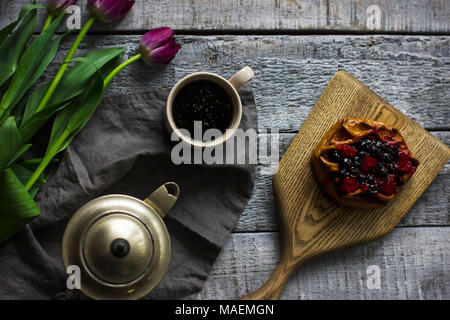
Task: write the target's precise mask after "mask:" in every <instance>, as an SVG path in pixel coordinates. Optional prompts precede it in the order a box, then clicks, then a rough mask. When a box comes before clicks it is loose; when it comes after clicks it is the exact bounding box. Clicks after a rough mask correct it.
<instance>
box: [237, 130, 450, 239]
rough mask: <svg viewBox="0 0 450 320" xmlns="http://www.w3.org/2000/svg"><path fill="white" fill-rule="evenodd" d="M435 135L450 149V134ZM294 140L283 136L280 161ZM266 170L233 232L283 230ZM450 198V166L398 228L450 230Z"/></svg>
mask: <svg viewBox="0 0 450 320" xmlns="http://www.w3.org/2000/svg"><path fill="white" fill-rule="evenodd" d="M433 134H434V135H435V136H436V137H438V138H439V139H440V140H441V141H443V142H444V143H446V144H447V145H450V132H433ZM294 137H295V134H281V136H280V157H281V156H282V155H283V154H284V152H285V151H286V149H287V147H288V146H289V144H290V143H291V141H292V140H293V139H294ZM267 140H268V138H267V137H264V136H263V135H260V139H259V141H260V143H261V141H263V143H267V142H266V141H267ZM269 140H270V139H269ZM264 166H266V167H267V165H260V166H259V167H258V170H257V175H256V180H255V186H254V189H253V194H252V197H251V199H250V201H249V203H248V205H247V207H246V208H245V210H244V212H243V213H242V215H241V218H240V219H239V221H238V222H237V224H236V226H235V228H234V232H258V231H259V232H261V231H278V230H279V229H280V227H279V223H278V217H277V215H276V208H275V202H274V199H273V192H272V176H269V175H264V174H261V170H262V168H263V167H264ZM449 194H450V162H449V163H447V165H446V166H445V167H444V168H443V169H442V171H441V173H440V174H439V175H438V176H437V177H436V179H435V181H433V183H432V184H431V185H430V187H429V188H428V189H427V190H426V191H425V193H424V194H423V195H422V197H421V198H420V199H419V201H418V202H417V203H416V204H415V205H414V206H413V207H412V208H411V210H410V211H409V212H408V214H407V215H406V216H405V217H404V218H403V220H402V221H401V222H400V223H399V225H398V226H399V227H412V226H449V225H450V214H449V212H450V211H449Z"/></svg>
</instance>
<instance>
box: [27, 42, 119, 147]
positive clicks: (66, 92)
mask: <svg viewBox="0 0 450 320" xmlns="http://www.w3.org/2000/svg"><path fill="white" fill-rule="evenodd" d="M123 51H124V49H123V48H113V49H105V50H100V51H92V52H89V53H88V54H86V55H85V56H84V58H86V59H88V60H89V61H90V62H92V63H82V62H79V61H78V63H77V64H75V66H74V67H73V68H71V69H70V70H69V71H67V72H66V74H65V75H64V76H63V78H62V79H61V82H60V83H59V85H58V89H57V90H56V91H55V93H54V95H53V97H52V98H51V99H50V102H49V104H48V105H47V106H46V107H45V108H44V109H43V110H41V111H39V112H36V109H37V107H38V105H39V103H40V102H41V101H42V98H43V97H44V95H45V93H46V92H47V90H48V88H49V87H50V83H47V84H45V85H43V86H41V87H40V88H38V89H37V90H35V91H34V92H33V94H32V95H31V96H30V98H29V99H28V102H27V105H26V107H25V112H24V117H23V120H22V122H21V125H20V127H19V131H20V134H21V136H22V138H23V141H24V142H26V141H28V140H29V139H31V137H32V136H33V135H34V134H35V133H36V132H37V131H38V130H39V128H40V127H41V126H42V125H43V124H44V123H45V122H46V121H47V120H48V119H49V118H50V117H51V116H52V115H53V114H54V113H55V112H57V111H59V110H61V109H64V108H65V107H67V106H68V105H69V103H70V101H71V100H72V99H74V98H76V97H77V96H78V95H81V94H82V93H83V92H84V91H85V89H86V86H87V85H88V84H89V83H90V81H91V79H92V76H93V75H94V74H95V73H96V72H97V70H100V71H101V72H102V74H109V72H111V71H112V70H113V69H114V68H115V67H116V66H117V65H118V64H120V61H121V60H122V57H123ZM75 61H77V60H75Z"/></svg>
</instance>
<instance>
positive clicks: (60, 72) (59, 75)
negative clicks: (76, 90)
mask: <svg viewBox="0 0 450 320" xmlns="http://www.w3.org/2000/svg"><path fill="white" fill-rule="evenodd" d="M94 22H95V18H94V17H91V18H90V19H89V20H88V21H87V22H86V24H85V25H84V27H83V29H81V31H80V33H78V35H77V37H76V39H75V41H74V43H73V45H72V47H71V48H70V50H69V52H68V53H67V56H66V58H65V59H64V62H63V64H62V65H61V67H60V68H59V70H58V73H57V74H56V76H55V78H54V79H53V82H52V83H51V85H50V88H48V90H47V92H46V94H45V96H44V98H43V99H42V101H41V103H40V104H39V106H38V107H37V109H36V111H35V113H37V112H39V111H41V110H42V109H44V108H45V107H46V105H47V103H48V101H49V100H50V98H51V97H52V95H53V93H54V92H55V90H56V87H57V86H58V84H59V82H60V81H61V79H62V77H63V75H64V72H65V71H66V69H67V67H68V66H69V61H70V60H71V59H72V57H73V55H74V54H75V51H77V49H78V46H79V45H80V43H81V41H82V40H83V38H84V36H85V35H86V33H87V32H88V30H89V29H90V27H91V26H92V24H93V23H94Z"/></svg>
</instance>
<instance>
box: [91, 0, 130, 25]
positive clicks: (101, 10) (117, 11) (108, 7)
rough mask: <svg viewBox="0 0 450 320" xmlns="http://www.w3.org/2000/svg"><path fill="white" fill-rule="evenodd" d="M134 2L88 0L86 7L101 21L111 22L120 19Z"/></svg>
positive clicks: (126, 0) (125, 0)
mask: <svg viewBox="0 0 450 320" xmlns="http://www.w3.org/2000/svg"><path fill="white" fill-rule="evenodd" d="M135 2H136V1H135V0H88V9H89V11H90V12H91V14H92V15H93V16H95V17H96V18H97V19H98V20H100V21H101V22H105V23H111V22H113V21H116V20H119V19H122V18H123V17H124V16H125V15H126V14H127V13H128V11H130V10H131V8H132V7H133V6H134V3H135Z"/></svg>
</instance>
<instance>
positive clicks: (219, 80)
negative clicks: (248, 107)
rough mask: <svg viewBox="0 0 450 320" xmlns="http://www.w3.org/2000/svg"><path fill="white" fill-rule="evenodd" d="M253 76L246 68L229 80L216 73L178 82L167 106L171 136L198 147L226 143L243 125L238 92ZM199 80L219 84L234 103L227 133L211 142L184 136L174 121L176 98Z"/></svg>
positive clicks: (197, 74) (200, 74)
mask: <svg viewBox="0 0 450 320" xmlns="http://www.w3.org/2000/svg"><path fill="white" fill-rule="evenodd" d="M253 76H254V73H253V70H252V68H250V67H249V66H246V67H244V68H242V69H241V70H239V71H238V72H237V73H236V74H235V75H234V76H232V77H231V78H230V79H228V80H227V79H225V78H223V77H221V76H219V75H217V74H215V73H210V72H196V73H192V74H190V75H188V76H186V77H184V78H183V79H181V80H180V81H178V82H177V83H176V84H175V86H174V87H173V88H172V90H170V93H169V97H168V99H167V104H166V112H165V124H166V128H167V130H168V132H169V134H170V135H171V134H172V133H175V134H176V135H177V136H178V138H179V139H181V140H182V141H184V142H186V143H188V144H190V145H192V146H196V147H215V146H217V145H219V144H221V143H224V142H225V141H226V140H228V139H229V138H231V137H232V136H233V135H234V134H235V133H236V130H237V128H238V127H239V124H240V123H241V118H242V102H241V98H240V97H239V94H238V92H237V90H238V89H239V88H240V87H242V86H243V85H244V84H245V83H247V82H249V81H250V80H251V79H252V78H253ZM198 80H206V81H211V82H214V83H216V84H218V85H219V86H221V87H222V88H223V89H225V91H226V92H227V93H228V95H229V96H230V99H231V101H232V107H233V113H232V117H231V121H230V124H229V125H228V128H227V130H226V131H225V133H223V135H222V136H220V137H218V138H216V139H214V140H211V141H200V140H194V139H192V138H191V137H189V136H187V135H184V134H183V133H182V132H181V131H180V129H179V128H178V127H177V126H176V124H175V121H174V119H173V114H172V112H173V103H174V101H175V97H176V96H177V94H178V93H179V92H180V90H181V89H182V88H183V87H184V86H186V85H187V84H189V83H191V82H194V81H198Z"/></svg>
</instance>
